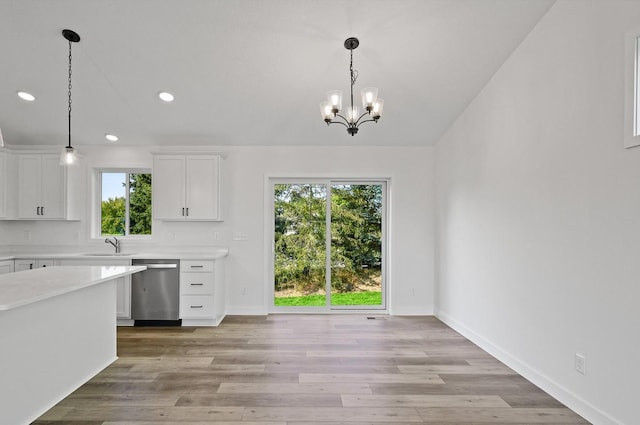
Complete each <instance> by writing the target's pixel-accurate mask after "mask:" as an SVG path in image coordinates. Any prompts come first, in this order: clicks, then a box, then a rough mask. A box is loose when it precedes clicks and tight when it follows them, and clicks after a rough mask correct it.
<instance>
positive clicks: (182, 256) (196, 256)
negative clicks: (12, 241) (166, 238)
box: [0, 248, 229, 261]
mask: <svg viewBox="0 0 640 425" xmlns="http://www.w3.org/2000/svg"><path fill="white" fill-rule="evenodd" d="M228 254H229V249H227V248H216V249H215V250H208V251H198V252H195V251H194V252H182V251H180V250H176V251H170V250H167V251H162V252H135V253H127V252H125V253H119V254H115V253H112V252H109V251H108V250H100V251H97V250H96V251H95V252H93V251H92V252H79V253H78V252H76V253H53V252H38V253H12V254H0V261H3V260H20V259H34V260H37V259H43V258H46V259H54V260H56V259H68V258H124V259H161V258H169V259H178V260H218V259H220V258H224V257H226V256H227V255H228Z"/></svg>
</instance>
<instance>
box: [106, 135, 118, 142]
mask: <svg viewBox="0 0 640 425" xmlns="http://www.w3.org/2000/svg"><path fill="white" fill-rule="evenodd" d="M104 138H105V139H107V140H108V141H110V142H117V141H118V136H116V135H115V134H105V135H104Z"/></svg>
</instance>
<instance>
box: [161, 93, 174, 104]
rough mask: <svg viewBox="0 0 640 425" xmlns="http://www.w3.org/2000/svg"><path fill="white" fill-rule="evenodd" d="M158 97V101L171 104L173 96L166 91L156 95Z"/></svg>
mask: <svg viewBox="0 0 640 425" xmlns="http://www.w3.org/2000/svg"><path fill="white" fill-rule="evenodd" d="M158 97H159V98H160V100H163V101H165V102H173V99H174V97H173V95H172V94H171V93H169V92H166V91H161V92H160V93H158Z"/></svg>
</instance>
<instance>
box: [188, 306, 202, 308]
mask: <svg viewBox="0 0 640 425" xmlns="http://www.w3.org/2000/svg"><path fill="white" fill-rule="evenodd" d="M191 308H202V306H201V305H192V306H191Z"/></svg>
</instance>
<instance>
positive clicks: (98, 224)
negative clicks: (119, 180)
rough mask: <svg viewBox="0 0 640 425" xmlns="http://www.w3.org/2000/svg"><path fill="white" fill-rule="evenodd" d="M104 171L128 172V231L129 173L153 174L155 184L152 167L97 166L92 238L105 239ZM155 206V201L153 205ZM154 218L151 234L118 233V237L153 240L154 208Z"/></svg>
mask: <svg viewBox="0 0 640 425" xmlns="http://www.w3.org/2000/svg"><path fill="white" fill-rule="evenodd" d="M103 173H121V174H126V175H127V178H126V191H125V222H126V229H127V230H126V231H127V232H128V231H129V224H130V221H129V220H130V218H129V174H151V182H152V183H151V184H152V185H153V172H152V169H151V168H137V167H124V168H114V167H108V168H95V169H94V190H93V194H94V196H93V208H92V214H91V217H92V225H91V235H92V239H104V238H105V237H110V236H104V235H102V174H103ZM151 207H152V208H153V203H152V205H151ZM151 215H152V219H151V234H149V235H131V234H125V235H118V236H116V237H117V238H118V239H125V240H141V241H144V240H151V239H152V238H153V228H154V226H153V221H154V220H153V209H152V211H151Z"/></svg>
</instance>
